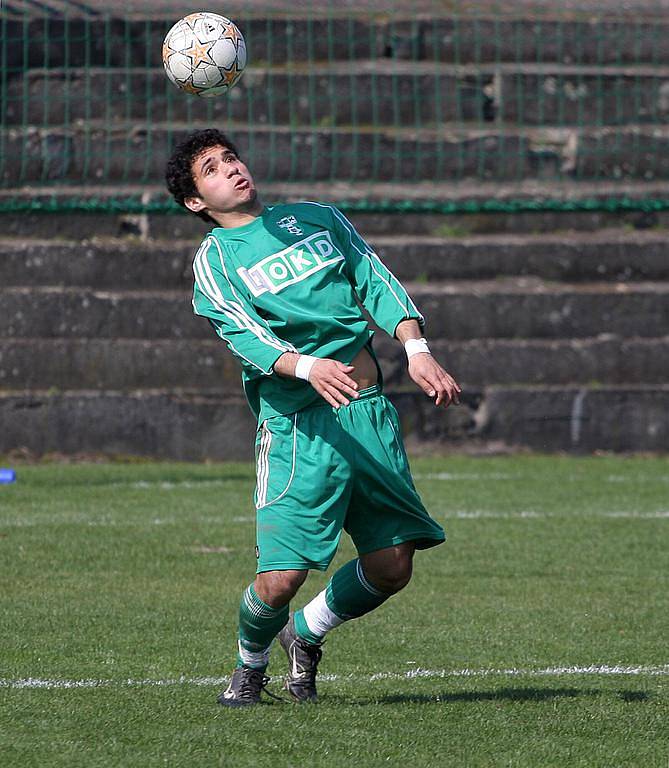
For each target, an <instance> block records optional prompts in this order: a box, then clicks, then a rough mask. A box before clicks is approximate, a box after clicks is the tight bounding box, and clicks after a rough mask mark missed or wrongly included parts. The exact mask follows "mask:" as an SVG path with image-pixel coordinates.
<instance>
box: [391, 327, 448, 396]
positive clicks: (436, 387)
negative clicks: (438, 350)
mask: <svg viewBox="0 0 669 768" xmlns="http://www.w3.org/2000/svg"><path fill="white" fill-rule="evenodd" d="M395 336H396V337H397V339H398V340H399V341H401V342H402V345H403V346H404V348H405V349H406V351H407V356H408V358H409V376H410V377H411V378H412V380H413V381H414V382H415V383H416V384H418V386H419V387H420V388H421V389H422V390H423V392H425V394H426V395H427V396H428V397H434V398H435V402H434V404H435V405H444V407H445V408H448V406H449V405H451V403H455V404H456V405H458V404H459V403H460V393H461V392H462V390H461V389H460V387H459V385H458V383H457V381H456V380H455V379H454V378H453V377H452V376H451V374H450V373H448V372H447V371H445V370H444V369H443V368H442V367H441V366H440V365H439V363H438V362H437V361H436V360H435V358H434V357H433V356H432V354H431V353H430V351H429V350H428V348H427V344H426V342H425V340H424V339H423V334H422V333H421V329H420V326H419V325H418V323H417V321H416V320H403V321H402V322H400V323H399V324H398V326H397V328H396V329H395ZM411 340H414V341H416V342H417V343H416V344H413V345H412V343H411ZM407 342H409V345H408V346H407ZM412 346H413V347H414V349H412Z"/></svg>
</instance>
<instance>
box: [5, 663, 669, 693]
mask: <svg viewBox="0 0 669 768" xmlns="http://www.w3.org/2000/svg"><path fill="white" fill-rule="evenodd" d="M566 675H571V676H576V675H595V676H613V675H626V676H644V675H649V676H669V664H661V665H658V666H644V665H636V666H623V665H619V664H615V665H609V664H591V665H589V666H584V667H581V666H554V667H544V668H539V669H524V668H515V667H510V668H500V669H494V668H483V669H469V668H464V669H422V668H421V667H416V668H414V669H409V670H407V671H405V672H375V673H374V674H372V675H319V678H318V679H319V681H321V682H337V681H347V680H348V681H354V682H374V681H376V680H411V679H414V678H428V679H443V678H449V677H563V676H566ZM273 679H274V680H275V681H276V680H280V679H282V678H281V677H280V676H279V677H274V678H273ZM229 682H230V678H229V677H185V676H184V677H175V678H166V679H164V680H158V679H143V680H142V679H138V680H133V679H127V680H103V679H100V680H94V679H88V680H57V679H45V678H36V677H26V678H18V679H15V680H12V679H8V678H0V688H31V689H44V690H59V689H69V688H150V687H156V688H165V687H171V686H178V685H195V686H220V685H227V683H229Z"/></svg>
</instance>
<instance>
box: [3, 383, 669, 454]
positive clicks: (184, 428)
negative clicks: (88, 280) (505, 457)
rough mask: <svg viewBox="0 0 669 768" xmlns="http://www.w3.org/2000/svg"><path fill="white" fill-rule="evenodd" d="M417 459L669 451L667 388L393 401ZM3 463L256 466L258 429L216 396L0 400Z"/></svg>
mask: <svg viewBox="0 0 669 768" xmlns="http://www.w3.org/2000/svg"><path fill="white" fill-rule="evenodd" d="M388 394H389V396H390V398H391V400H392V401H393V402H394V403H395V405H396V407H397V409H398V411H399V413H400V419H401V421H402V426H403V432H404V435H405V437H406V439H407V444H408V447H409V449H410V450H420V449H425V448H429V447H432V448H435V447H438V449H439V450H440V451H443V450H444V449H445V448H448V447H449V446H452V447H458V448H462V447H464V446H467V445H470V446H472V447H478V448H485V447H488V448H489V447H491V446H492V447H494V448H495V449H496V450H500V449H502V448H504V447H520V448H532V449H535V450H544V451H556V450H560V451H577V452H592V451H595V450H602V451H666V450H667V449H668V448H669V426H668V424H667V419H666V413H667V409H668V408H669V388H668V387H666V386H664V387H661V386H656V387H629V386H628V387H602V388H587V387H582V388H573V387H514V388H508V387H491V388H489V389H485V390H481V391H479V392H475V393H470V394H468V395H467V396H466V397H465V399H464V402H463V405H461V406H459V407H451V408H448V409H447V410H439V411H435V408H434V405H433V404H432V402H431V401H430V400H428V398H426V397H425V396H424V395H422V394H421V393H419V392H417V391H416V390H415V389H412V390H411V391H406V392H389V393H388ZM0 422H2V425H3V429H2V430H1V431H0V453H6V452H9V451H13V450H16V449H19V448H24V449H27V450H29V451H31V452H34V453H37V454H44V453H49V452H58V453H65V454H68V453H81V452H96V453H98V452H102V453H107V454H124V455H127V454H132V455H145V456H147V455H148V456H155V457H159V458H171V459H180V460H193V461H202V460H207V459H209V460H221V459H222V460H226V459H227V460H231V459H250V458H252V446H253V433H254V429H255V424H254V423H253V420H252V418H251V414H250V412H249V410H248V407H247V406H246V404H245V403H244V402H242V400H241V399H240V398H237V397H222V396H221V395H220V394H218V393H211V392H210V393H207V392H199V393H193V392H179V391H170V390H145V391H137V392H130V393H124V392H114V391H107V392H98V391H92V392H81V391H78V392H63V393H58V394H53V393H49V392H44V391H9V390H5V391H0Z"/></svg>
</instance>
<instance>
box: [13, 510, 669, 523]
mask: <svg viewBox="0 0 669 768" xmlns="http://www.w3.org/2000/svg"><path fill="white" fill-rule="evenodd" d="M432 514H433V517H436V518H438V519H439V520H549V519H550V520H596V519H607V518H608V519H611V518H617V519H621V520H669V509H658V510H655V511H651V512H637V511H635V510H629V511H625V510H620V511H613V512H585V513H583V514H573V515H563V514H557V513H553V512H539V511H535V510H532V509H525V510H523V509H521V510H518V511H515V512H495V511H493V510H487V509H471V510H470V509H447V510H443V511H442V510H433V511H432ZM183 521H184V518H183V517H176V516H175V517H138V518H134V519H131V518H126V519H120V518H114V517H111V516H109V515H105V516H102V517H97V518H96V517H94V516H88V515H85V514H74V515H72V514H62V515H54V514H46V515H42V514H40V513H37V514H36V515H34V516H30V517H14V518H11V517H8V518H4V519H3V518H0V528H35V527H39V526H43V525H82V526H88V527H91V528H93V527H103V528H104V527H108V528H113V527H126V528H128V527H146V526H153V525H181V524H182V523H183ZM188 521H189V523H206V524H210V523H211V524H214V525H221V524H228V523H230V522H233V523H252V522H255V517H253V516H251V515H248V516H247V515H235V516H234V517H232V518H227V517H225V516H224V515H221V516H217V515H202V516H197V515H191V516H189V517H188Z"/></svg>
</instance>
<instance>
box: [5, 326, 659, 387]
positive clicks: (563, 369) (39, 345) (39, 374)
mask: <svg viewBox="0 0 669 768" xmlns="http://www.w3.org/2000/svg"><path fill="white" fill-rule="evenodd" d="M430 347H431V349H432V351H433V353H434V354H435V356H436V357H437V359H438V360H439V361H440V362H441V363H442V364H443V365H444V366H445V367H446V368H447V369H448V370H449V371H450V372H451V373H452V374H453V375H454V376H455V377H456V378H457V379H458V381H459V382H460V384H461V385H462V386H463V387H464V388H465V390H471V389H473V390H476V389H478V388H480V387H485V386H490V385H515V384H526V385H527V384H534V385H555V384H579V385H585V386H594V385H596V384H598V385H602V384H605V385H607V386H609V385H613V384H616V385H618V384H664V383H665V382H666V381H667V380H669V336H664V337H661V338H628V339H620V338H614V337H608V338H607V337H604V338H594V339H593V338H588V339H555V340H543V339H542V340H536V339H531V340H515V339H476V340H471V341H452V340H446V339H434V340H431V341H430ZM376 350H377V354H378V355H379V359H380V362H381V367H382V369H383V373H384V379H385V381H386V385H387V386H388V387H390V388H393V389H397V388H399V387H403V386H406V385H407V384H408V378H407V374H406V357H405V355H404V352H403V350H402V349H401V348H400V346H399V345H398V344H397V342H395V341H392V340H391V339H390V338H388V337H385V336H384V335H379V336H377V341H376ZM239 382H240V368H239V365H238V364H237V362H236V361H235V360H234V358H233V357H232V355H231V354H230V353H229V352H228V350H227V348H226V347H225V345H224V344H223V343H222V342H220V341H219V340H216V339H202V340H193V339H187V340H180V339H177V340H171V339H156V340H151V341H149V340H146V339H62V338H57V339H16V338H8V339H3V340H2V344H1V345H0V387H2V388H4V389H21V388H28V389H36V390H51V391H53V390H78V389H84V390H89V389H91V390H92V389H100V390H105V389H113V390H124V391H127V390H134V389H152V388H157V387H158V388H175V389H179V388H182V389H211V390H218V391H219V392H226V393H234V392H236V391H237V389H238V388H239Z"/></svg>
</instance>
